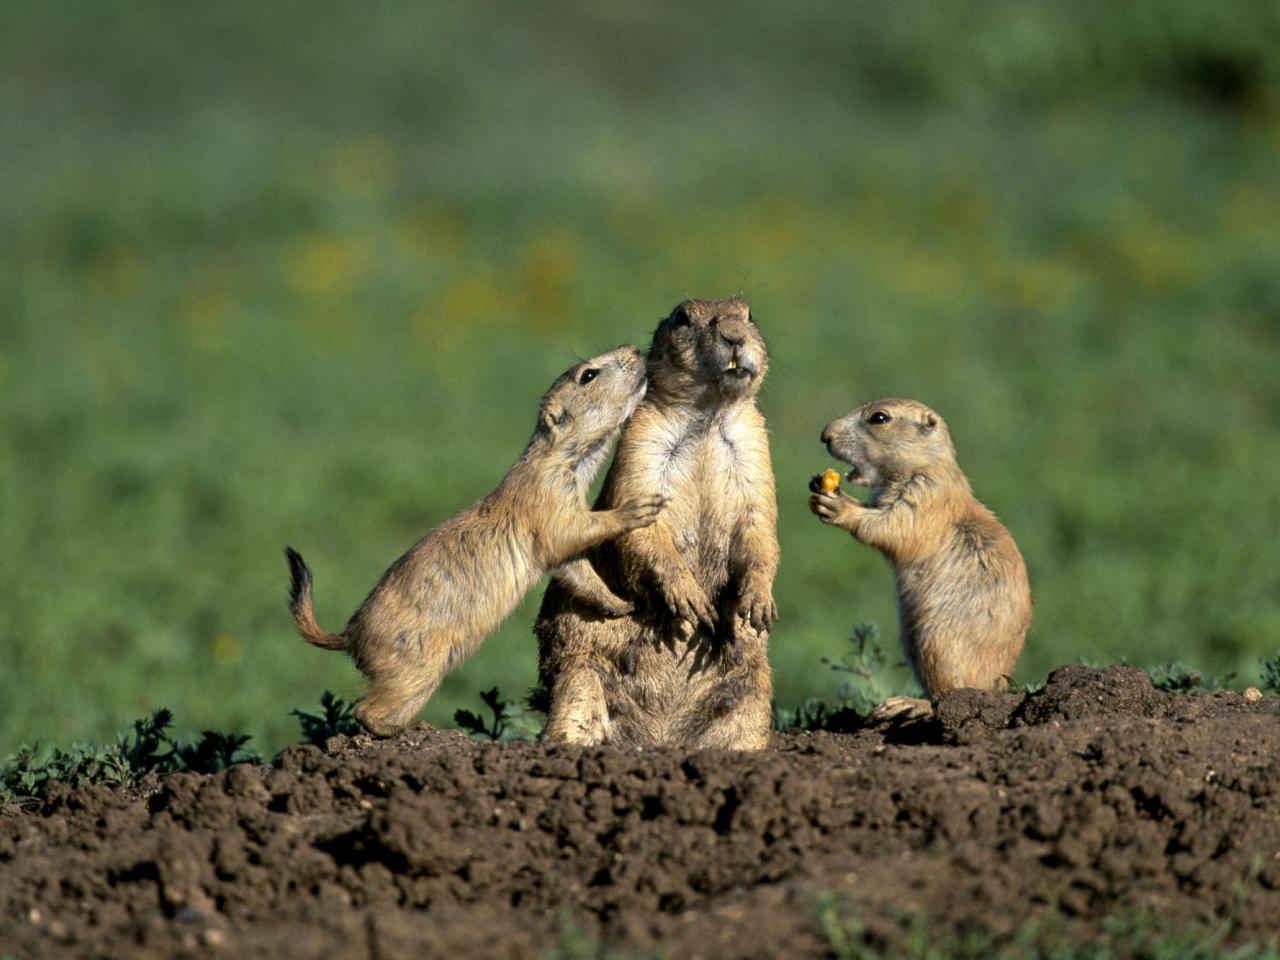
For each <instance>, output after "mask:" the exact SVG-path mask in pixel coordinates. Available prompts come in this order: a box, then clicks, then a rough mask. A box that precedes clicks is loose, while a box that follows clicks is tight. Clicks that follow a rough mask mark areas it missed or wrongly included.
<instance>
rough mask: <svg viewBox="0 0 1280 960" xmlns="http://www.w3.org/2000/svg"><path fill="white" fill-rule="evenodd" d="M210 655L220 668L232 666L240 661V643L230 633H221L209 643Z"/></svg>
mask: <svg viewBox="0 0 1280 960" xmlns="http://www.w3.org/2000/svg"><path fill="white" fill-rule="evenodd" d="M209 653H210V654H211V655H212V656H213V662H214V663H215V664H217V665H218V666H220V667H226V666H230V665H231V664H233V663H238V662H239V660H240V641H239V640H237V639H236V638H235V637H233V636H232V635H231V634H229V633H220V634H218V635H217V636H216V637H214V638H213V639H212V640H211V641H210V642H209Z"/></svg>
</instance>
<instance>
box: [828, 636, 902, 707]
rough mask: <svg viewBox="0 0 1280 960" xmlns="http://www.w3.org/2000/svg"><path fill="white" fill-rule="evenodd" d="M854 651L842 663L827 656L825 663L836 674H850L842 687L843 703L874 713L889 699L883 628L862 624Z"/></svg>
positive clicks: (853, 640) (854, 640) (852, 643)
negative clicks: (881, 641) (873, 711)
mask: <svg viewBox="0 0 1280 960" xmlns="http://www.w3.org/2000/svg"><path fill="white" fill-rule="evenodd" d="M849 644H850V646H851V648H852V649H850V650H848V651H846V652H845V655H844V656H843V657H841V658H840V659H839V660H832V659H831V658H830V657H823V658H822V662H823V663H825V664H826V665H827V666H828V667H830V668H831V669H832V670H834V671H835V672H836V673H843V674H847V675H848V677H849V679H848V680H846V681H845V682H844V683H842V684H841V685H840V703H841V705H843V706H849V707H852V708H853V709H854V710H856V711H857V712H858V713H861V714H867V713H870V712H871V711H872V710H873V709H874V708H875V707H876V705H877V704H879V703H880V702H881V701H883V700H884V699H885V698H886V697H887V696H889V692H890V691H889V690H888V688H887V687H886V686H885V684H884V677H883V673H884V668H885V666H886V664H887V659H886V657H885V652H884V647H883V646H881V644H880V628H879V627H877V626H876V625H875V624H874V623H860V624H858V625H857V626H856V627H854V628H853V634H852V635H851V636H850V637H849Z"/></svg>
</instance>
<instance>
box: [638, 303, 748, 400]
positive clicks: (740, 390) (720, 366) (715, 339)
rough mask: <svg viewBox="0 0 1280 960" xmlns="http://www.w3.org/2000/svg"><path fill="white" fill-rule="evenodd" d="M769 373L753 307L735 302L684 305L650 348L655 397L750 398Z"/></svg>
mask: <svg viewBox="0 0 1280 960" xmlns="http://www.w3.org/2000/svg"><path fill="white" fill-rule="evenodd" d="M768 369H769V351H768V349H767V348H766V347H765V343H764V337H762V336H761V335H760V331H759V330H757V329H756V325H755V323H754V322H753V321H752V319H751V308H750V307H748V306H747V305H746V303H744V302H743V301H741V300H738V299H736V298H734V299H730V300H686V301H684V303H682V304H680V305H679V306H678V307H676V308H675V309H674V310H672V311H671V315H670V316H668V317H667V318H666V319H665V320H663V321H662V323H660V324H659V325H658V329H657V330H656V331H655V332H654V334H653V345H652V346H651V347H650V348H649V381H650V384H651V388H652V390H653V394H654V396H656V397H661V398H662V399H665V400H671V401H676V402H693V403H697V402H710V403H713V404H718V403H723V402H725V401H730V400H737V399H748V398H750V397H753V396H755V395H756V392H757V391H758V390H759V389H760V382H761V381H762V380H764V375H765V372H766V371H767V370H768Z"/></svg>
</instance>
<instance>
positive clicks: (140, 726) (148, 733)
mask: <svg viewBox="0 0 1280 960" xmlns="http://www.w3.org/2000/svg"><path fill="white" fill-rule="evenodd" d="M172 724H173V714H171V713H170V712H169V711H168V710H165V709H163V708H161V709H159V710H157V711H156V712H155V713H153V714H151V716H149V717H142V718H139V719H137V720H135V721H133V726H132V727H131V728H130V729H129V730H128V731H126V732H124V733H121V734H120V735H119V736H118V737H116V742H115V743H112V744H97V743H92V742H86V743H77V744H73V745H72V746H71V747H70V748H68V749H66V750H63V749H61V748H58V747H54V748H53V749H51V750H50V751H48V753H47V754H46V753H45V752H44V751H42V750H41V749H40V745H39V744H33V745H26V744H23V745H22V746H21V747H19V748H18V752H17V753H15V754H13V755H12V756H10V757H8V758H6V759H5V761H4V762H3V763H0V802H7V803H36V804H38V803H40V802H41V800H42V798H43V797H44V794H45V790H46V789H47V787H48V785H49V783H50V782H51V781H54V780H62V781H66V782H67V783H70V784H73V785H77V786H78V785H80V784H85V783H104V784H107V785H109V786H115V787H129V786H135V785H136V784H137V783H138V782H139V781H140V780H142V778H143V777H145V776H147V775H148V774H152V773H154V774H165V773H173V772H175V771H178V770H190V771H192V772H194V773H215V772H216V771H218V770H221V769H223V768H224V767H227V766H230V765H231V764H233V763H246V762H248V763H257V762H258V761H259V758H258V756H257V755H256V754H254V753H253V752H252V751H250V750H246V749H245V744H246V743H248V742H249V739H250V738H249V737H248V736H247V735H244V734H235V733H219V732H217V731H214V730H206V731H204V732H203V733H202V734H201V735H200V739H199V740H197V741H195V742H194V743H185V742H183V741H182V740H178V739H176V738H174V737H173V736H172V735H171V734H170V733H169V727H170V726H172Z"/></svg>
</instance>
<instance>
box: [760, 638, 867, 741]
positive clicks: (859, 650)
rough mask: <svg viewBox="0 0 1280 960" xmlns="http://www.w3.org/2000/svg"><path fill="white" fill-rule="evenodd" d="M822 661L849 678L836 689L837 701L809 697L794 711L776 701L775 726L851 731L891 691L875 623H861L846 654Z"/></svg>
mask: <svg viewBox="0 0 1280 960" xmlns="http://www.w3.org/2000/svg"><path fill="white" fill-rule="evenodd" d="M822 662H823V663H825V664H826V665H827V666H828V667H830V668H831V669H832V670H833V671H835V672H836V673H839V674H844V675H845V676H846V677H847V678H848V679H846V680H845V681H844V682H843V683H841V684H840V687H839V689H838V690H837V691H836V701H835V703H834V704H830V703H827V702H826V701H824V700H820V699H817V698H815V697H809V698H808V699H807V700H805V701H804V702H803V703H802V704H800V706H798V707H796V708H795V709H794V710H792V709H788V708H785V707H779V706H778V705H777V704H774V706H773V726H774V729H776V730H833V731H840V730H849V729H851V728H852V727H855V726H857V721H858V720H859V719H860V718H862V717H865V716H866V715H867V714H868V713H870V712H871V711H872V710H873V709H875V707H876V705H877V704H879V703H880V702H881V701H883V700H884V699H885V698H886V697H887V696H889V694H890V693H891V691H890V690H889V688H888V687H887V685H886V684H885V681H884V676H883V674H884V669H885V667H886V666H887V664H888V660H887V657H886V656H885V652H884V648H883V646H882V645H881V643H880V630H879V628H878V627H877V626H876V625H875V624H874V623H860V624H858V625H857V626H856V627H854V628H853V633H852V634H851V635H850V637H849V649H848V650H847V651H845V654H844V656H842V657H841V658H840V659H839V660H833V659H832V658H831V657H823V658H822Z"/></svg>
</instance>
